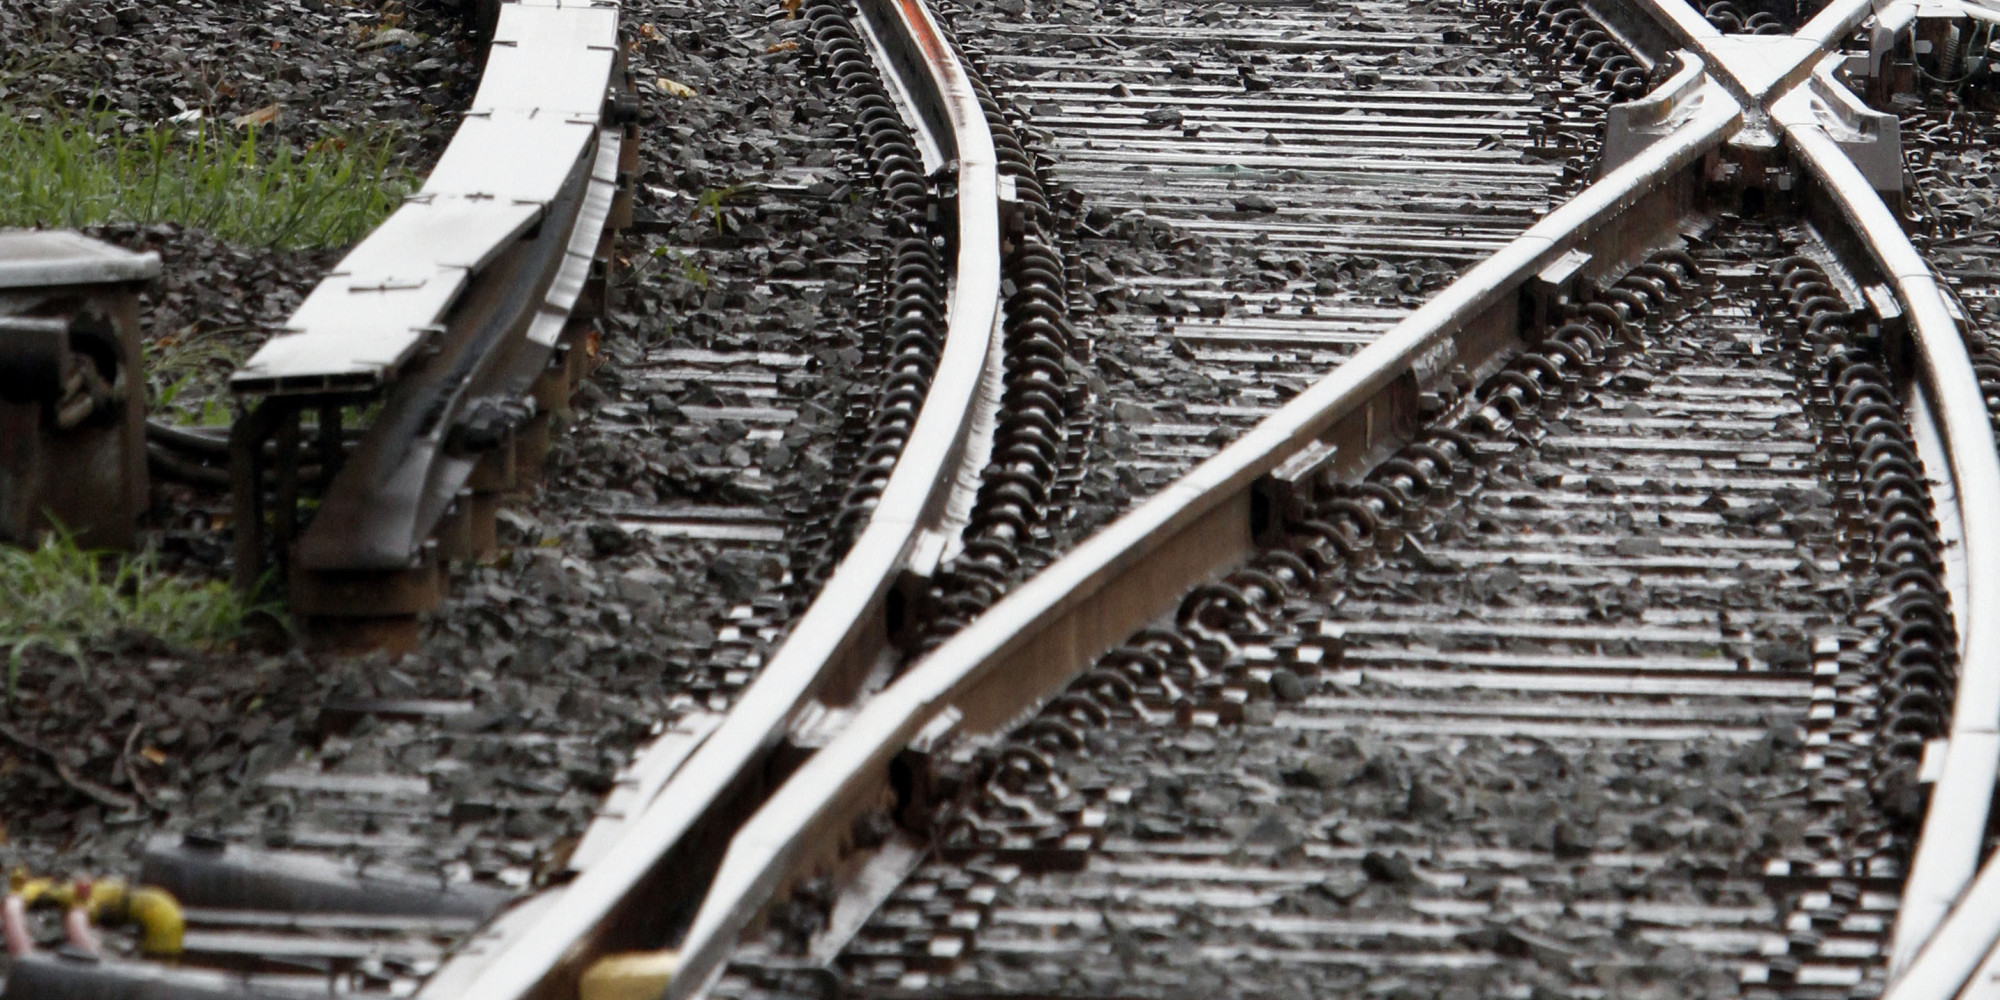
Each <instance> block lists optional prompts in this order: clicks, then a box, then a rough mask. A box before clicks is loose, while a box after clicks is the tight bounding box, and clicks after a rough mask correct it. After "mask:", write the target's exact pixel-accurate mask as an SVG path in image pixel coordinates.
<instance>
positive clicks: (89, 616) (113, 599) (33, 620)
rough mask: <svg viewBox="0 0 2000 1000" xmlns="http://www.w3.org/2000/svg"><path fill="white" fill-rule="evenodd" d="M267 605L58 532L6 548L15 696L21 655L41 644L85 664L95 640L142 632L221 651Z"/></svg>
mask: <svg viewBox="0 0 2000 1000" xmlns="http://www.w3.org/2000/svg"><path fill="white" fill-rule="evenodd" d="M258 610H263V607H262V606H261V605H256V604H252V603H250V602H249V601H248V600H247V599H246V598H244V597H243V596H242V595H240V594H238V593H237V592H236V591H234V590H232V589H230V587H229V586H228V585H227V584H224V583H221V582H218V581H212V580H211V581H193V580H188V579H185V578H182V577H179V576H176V575H174V574H172V573H169V572H166V571H165V570H162V569H161V568H160V567H159V560H158V559H157V558H156V556H155V555H154V553H152V552H142V553H140V554H138V555H135V556H126V555H122V554H118V553H108V552H95V551H90V550H87V549H82V548H79V547H78V546H77V544H76V540H75V538H73V537H72V536H71V535H69V534H68V533H67V532H61V531H52V532H49V533H48V535H47V536H46V537H45V538H43V540H42V543H41V544H40V545H38V546H36V547H34V548H32V549H24V548H14V547H11V546H0V648H5V649H6V650H7V653H8V665H7V693H8V696H9V697H10V698H11V697H12V696H13V692H14V686H15V681H16V678H17V676H18V674H19V672H20V667H21V657H22V654H24V653H25V652H27V651H28V650H29V649H32V648H36V647H41V648H45V649H49V650H53V651H55V652H57V653H60V654H63V655H65V656H69V657H71V658H73V659H76V660H78V662H82V656H83V651H84V649H85V647H86V646H88V645H89V644H90V643H91V642H93V641H97V640H103V639H108V638H110V637H111V636H113V635H116V634H118V633H120V632H128V631H129V632H140V633H144V634H146V635H150V636H153V637H155V638H158V639H159V640H161V641H162V642H165V643H166V644H167V645H169V646H172V647H176V648H183V649H215V648H219V647H223V646H226V645H227V644H229V643H230V642H231V641H233V640H235V639H237V638H239V637H241V636H242V635H243V634H244V631H245V625H244V618H245V616H246V615H248V614H250V613H251V612H253V611H258Z"/></svg>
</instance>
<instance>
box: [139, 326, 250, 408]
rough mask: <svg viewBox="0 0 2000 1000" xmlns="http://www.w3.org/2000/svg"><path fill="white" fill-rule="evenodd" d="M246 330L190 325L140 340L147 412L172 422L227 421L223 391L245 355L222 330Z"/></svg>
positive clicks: (242, 332) (240, 332) (228, 331)
mask: <svg viewBox="0 0 2000 1000" xmlns="http://www.w3.org/2000/svg"><path fill="white" fill-rule="evenodd" d="M247 332H248V331H245V330H243V329H240V328H222V329H216V330H196V329H192V328H191V329H187V330H182V331H180V332H178V333H170V334H163V335H161V336H160V337H159V338H157V339H155V340H149V341H147V342H145V343H143V344H141V345H139V346H140V348H141V350H142V351H143V353H144V355H145V357H144V364H143V366H142V367H143V368H144V370H145V372H146V412H147V413H148V414H150V415H151V416H153V417H156V418H163V419H166V420H169V421H171V422H173V423H177V424H194V425H198V426H202V427H218V426H224V425H227V424H228V423H229V422H230V420H231V419H232V417H231V415H230V412H229V405H228V394H227V393H225V392H224V391H223V390H224V388H225V387H226V386H227V385H228V383H229V374H230V373H231V372H233V371H235V370H236V369H237V367H238V366H239V365H241V364H242V363H243V357H244V354H243V348H242V346H241V345H240V344H239V343H236V342H233V341H231V340H230V339H229V338H228V337H227V336H225V334H244V333H247Z"/></svg>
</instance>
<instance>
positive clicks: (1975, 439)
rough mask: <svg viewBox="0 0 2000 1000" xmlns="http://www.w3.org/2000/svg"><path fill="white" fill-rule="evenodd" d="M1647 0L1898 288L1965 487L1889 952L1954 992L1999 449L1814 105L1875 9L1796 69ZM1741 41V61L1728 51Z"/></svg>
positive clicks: (1984, 903)
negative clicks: (1746, 103) (1851, 36)
mask: <svg viewBox="0 0 2000 1000" xmlns="http://www.w3.org/2000/svg"><path fill="white" fill-rule="evenodd" d="M1642 2H1644V4H1645V5H1646V6H1647V7H1649V8H1650V9H1651V10H1652V11H1654V12H1655V16H1656V17H1657V18H1658V19H1659V20H1660V21H1661V22H1662V23H1664V24H1669V25H1672V26H1673V27H1674V28H1675V30H1676V31H1677V32H1679V33H1680V34H1681V35H1682V37H1683V38H1684V40H1685V41H1686V42H1687V44H1689V45H1691V46H1693V47H1695V48H1696V49H1697V50H1698V51H1700V52H1702V53H1703V55H1704V56H1706V57H1707V58H1708V60H1709V61H1710V62H1711V63H1713V64H1715V65H1716V66H1717V68H1718V72H1719V74H1720V75H1721V76H1723V77H1725V78H1726V79H1728V80H1729V81H1730V82H1731V89H1732V90H1733V91H1735V92H1736V93H1738V94H1739V95H1743V96H1749V97H1752V98H1754V99H1756V100H1757V101H1758V103H1759V104H1760V105H1762V106H1763V110H1764V111H1766V112H1768V114H1769V115H1770V118H1771V121H1772V123H1773V124H1775V125H1776V126H1777V127H1778V129H1779V130H1780V131H1781V132H1782V134H1783V140H1784V142H1785V144H1786V145H1787V146H1788V147H1789V148H1790V149H1791V150H1792V152H1793V153H1794V155H1795V156H1797V158H1798V159H1799V161H1800V162H1801V163H1802V164H1803V165H1804V166H1805V168H1806V170H1807V172H1808V173H1809V174H1810V175H1811V176H1812V177H1813V179H1814V180H1815V181H1816V182H1817V183H1818V184H1819V186H1820V187H1821V189H1823V190H1824V191H1825V192H1826V193H1827V195H1828V196H1829V197H1830V198H1831V200H1832V202H1833V205H1834V207H1835V208H1836V209H1837V211H1838V214H1839V215H1840V217H1841V218H1842V219H1843V220H1844V221H1845V222H1846V224H1847V226H1848V227H1849V228H1850V230H1851V231H1852V232H1853V234H1854V235H1855V236H1856V238H1857V239H1858V241H1859V242H1860V244H1861V246H1862V248H1863V249H1864V250H1865V251H1866V252H1867V253H1868V255H1869V256H1871V257H1872V258H1873V259H1874V262H1875V264H1876V265H1877V266H1878V267H1879V269H1880V271H1881V272H1882V275H1883V277H1885V278H1887V279H1888V281H1889V284H1890V285H1891V287H1892V288H1893V289H1894V291H1895V295H1896V298H1897V299H1898V300H1899V301H1900V303H1901V305H1902V307H1903V308H1904V309H1905V310H1906V315H1907V316H1908V318H1909V324H1910V333H1911V338H1912V340H1913V341H1914V343H1915V346H1916V353H1917V361H1918V365H1917V368H1918V376H1919V377H1918V380H1917V386H1916V391H1917V392H1919V393H1922V394H1923V395H1924V397H1925V398H1924V406H1925V409H1926V410H1927V411H1928V412H1930V413H1932V414H1934V415H1935V417H1936V419H1937V421H1938V425H1939V430H1940V432H1941V436H1942V437H1943V439H1944V447H1945V452H1946V455H1947V460H1948V462H1949V464H1950V467H1951V470H1950V471H1951V476H1952V478H1953V481H1954V485H1955V486H1956V490H1955V493H1956V502H1957V504H1958V507H1959V521H1960V523H1961V526H1962V530H1963V532H1964V534H1963V539H1964V558H1963V564H1964V567H1965V569H1964V575H1965V580H1964V583H1963V588H1964V589H1963V593H1964V594H1965V602H1964V603H1965V606H1964V607H1961V608H1959V609H1958V610H1957V614H1956V616H1955V617H1957V619H1958V625H1959V642H1960V645H1959V673H1958V681H1957V690H1956V692H1955V695H1954V698H1953V709H1952V720H1951V728H1950V733H1949V739H1948V741H1947V743H1946V745H1945V746H1946V749H1945V753H1944V765H1943V769H1942V773H1941V775H1940V777H1939V779H1938V781H1937V783H1936V785H1935V787H1934V789H1933V791H1932V794H1931V797H1930V803H1929V806H1928V809H1927V811H1926V814H1925V817H1924V825H1923V831H1922V834H1921V835H1920V837H1919V840H1918V844H1917V850H1916V854H1915V857H1914V859H1913V860H1912V862H1911V866H1910V871H1909V873H1908V875H1907V878H1906V880H1905V883H1904V891H1903V898H1902V903H1901V907H1900V908H1899V910H1898V913H1897V920H1896V929H1895V932H1894V936H1893V939H1892V943H1891V948H1890V963H1889V972H1890V976H1891V977H1892V980H1891V986H1890V989H1889V993H1888V996H1889V997H1891V998H1894V1000H1920V998H1931V997H1936V998H1942V997H1948V996H1951V995H1953V994H1955V993H1956V992H1957V991H1958V989H1959V987H1960V986H1962V985H1963V984H1964V983H1965V981H1966V979H1967V977H1969V976H1971V975H1972V973H1973V971H1974V968H1975V966H1977V965H1978V964H1979V963H1980V961H1981V960H1982V958H1984V957H1985V956H1986V955H1987V953H1988V952H1989V951H1992V950H1993V949H1994V945H1995V942H1996V941H2000V865H1991V864H1989V865H1988V866H1987V867H1986V870H1985V871H1984V872H1983V873H1980V875H1979V882H1978V884H1976V885H1975V886H1974V888H1973V890H1972V891H1971V892H1970V893H1969V894H1968V893H1967V890H1966V887H1967V885H1968V883H1972V882H1973V878H1974V874H1975V873H1976V872H1979V853H1980V849H1981V847H1982V843H1983V839H1984V835H1985V830H1986V825H1987V819H1988V816H1989V813H1990V811H1991V805H1992V792H1993V784H1994V780H1995V777H1996V775H2000V628H1996V626H1995V625H1994V624H1993V623H1992V622H1990V621H1988V620H1986V619H1985V618H1984V616H1982V615H1980V614H1977V613H1974V612H1976V611H1977V610H1978V609H1982V608H1991V607H1997V606H2000V519H1996V518H1994V517H1993V514H1992V512H1993V511H1995V510H2000V451H1996V449H1995V443H1994V437H1993V428H1992V423H1991V420H1990V417H1989V416H1988V414H1987V412H1986V403H1985V398H1984V394H1983V393H1982V392H1981V390H1980V388H1979V381H1978V378H1977V377H1976V376H1975V375H1974V373H1973V370H1972V363H1971V358H1970V356H1969V355H1968V353H1967V351H1966V347H1965V341H1964V339H1963V337H1962V336H1961V334H1960V331H1959V328H1958V324H1957V321H1956V320H1955V319H1954V318H1953V314H1952V307H1951V304H1950V303H1949V301H1948V300H1947V299H1946V297H1945V294H1944V290H1943V289H1942V288H1941V287H1940V286H1939V284H1938V282H1937V279H1936V277H1935V276H1934V275H1933V274H1932V272H1931V269H1930V265H1929V264H1928V263H1927V262H1926V261H1925V260H1924V258H1923V255H1922V254H1921V253H1919V252H1918V251H1917V249H1916V247H1915V246H1914V245H1913V244H1912V243H1911V242H1910V239H1909V236H1908V234H1907V233H1905V232H1904V230H1903V227H1902V224H1901V223H1900V222H1899V221H1898V220H1897V218H1896V214H1895V212H1894V211H1892V210H1891V209H1890V208H1889V206H1888V205H1887V204H1886V203H1884V202H1883V200H1882V198H1881V196H1880V195H1879V194H1878V193H1877V192H1876V190H1875V188H1874V186H1873V185H1872V184H1871V183H1870V182H1869V180H1868V178H1867V177H1866V176H1865V175H1864V174H1863V173H1862V172H1861V170H1860V169H1859V168H1858V167H1857V166H1856V165H1855V163H1854V161H1853V159H1852V158H1851V157H1850V156H1849V155H1848V153H1847V152H1846V151H1845V150H1843V149H1842V148H1841V146H1840V144H1839V143H1838V142H1837V141H1836V140H1835V139H1834V137H1833V136H1832V135H1831V134H1829V132H1828V131H1827V129H1826V127H1825V125H1824V124H1823V122H1822V120H1821V116H1820V115H1819V113H1818V110H1817V109H1816V108H1815V106H1814V104H1813V98H1814V96H1815V94H1814V90H1815V89H1817V90H1818V91H1819V94H1818V96H1819V97H1821V98H1822V99H1824V100H1826V101H1827V102H1828V103H1834V102H1839V101H1841V100H1843V99H1845V98H1850V97H1851V95H1849V94H1848V93H1847V92H1846V90H1845V88H1844V87H1842V86H1841V85H1840V84H1839V83H1838V81H1837V80H1835V79H1834V77H1833V70H1834V64H1835V63H1837V62H1838V61H1839V58H1840V57H1839V56H1838V54H1829V53H1828V50H1829V49H1830V48H1832V47H1834V46H1837V45H1838V44H1839V43H1840V41H1841V40H1842V39H1843V38H1845V37H1846V36H1847V34H1848V33H1849V32H1851V31H1852V30H1854V28H1856V27H1857V26H1858V25H1860V24H1861V22H1862V21H1863V20H1864V19H1865V18H1867V17H1868V16H1869V15H1871V14H1873V13H1874V12H1875V5H1874V4H1873V3H1872V2H1870V0H1838V2H1836V3H1834V4H1832V5H1830V6H1828V7H1827V8H1825V9H1824V10H1822V11H1821V12H1820V13H1819V14H1818V15H1816V16H1815V17H1814V18H1813V19H1812V20H1811V21H1809V22H1807V23H1806V25H1805V26H1804V27H1803V28H1801V29H1800V30H1799V31H1798V32H1797V33H1796V34H1794V35H1793V36H1791V39H1790V40H1791V41H1796V42H1801V43H1806V44H1807V45H1809V46H1810V47H1811V48H1810V54H1809V55H1807V54H1805V53H1790V52H1788V53H1785V55H1786V56H1788V57H1789V58H1791V59H1795V60H1796V61H1795V62H1791V63H1790V64H1788V65H1787V64H1785V62H1784V59H1782V58H1780V59H1769V58H1767V59H1763V60H1755V59H1748V58H1744V55H1748V54H1749V53H1751V52H1753V51H1754V48H1751V46H1758V45H1761V46H1763V47H1764V48H1765V49H1766V50H1767V51H1769V50H1770V49H1771V47H1772V44H1773V43H1772V42H1768V41H1767V42H1752V41H1747V40H1740V39H1738V38H1735V37H1731V36H1723V35H1720V34H1719V33H1716V32H1714V31H1713V30H1709V31H1704V30H1702V29H1701V27H1700V26H1699V25H1698V24H1697V23H1696V22H1697V21H1699V22H1700V24H1706V23H1707V22H1706V20H1705V19H1702V18H1700V16H1699V15H1698V14H1696V13H1695V11H1694V9H1693V8H1692V7H1690V6H1688V5H1687V4H1686V3H1684V2H1682V0H1642ZM1732 46H1736V47H1739V48H1740V51H1741V52H1742V53H1743V54H1742V55H1739V54H1737V53H1732V52H1731V51H1729V49H1730V48H1731V47H1732ZM1852 103H1853V105H1854V106H1859V104H1860V102H1858V101H1854V102H1852ZM1897 166H1898V167H1900V164H1898V165H1897ZM1961 898H1963V900H1964V905H1962V906H1961V905H1959V904H1960V901H1961ZM1954 907H1957V908H1956V909H1954ZM1947 915H1950V917H1949V919H1947ZM1941 925H1942V926H1941ZM1927 942H1928V943H1927ZM1899 974H1900V977H1899Z"/></svg>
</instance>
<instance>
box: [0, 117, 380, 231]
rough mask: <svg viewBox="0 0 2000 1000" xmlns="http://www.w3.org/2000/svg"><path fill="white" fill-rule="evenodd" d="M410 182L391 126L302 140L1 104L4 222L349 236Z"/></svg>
mask: <svg viewBox="0 0 2000 1000" xmlns="http://www.w3.org/2000/svg"><path fill="white" fill-rule="evenodd" d="M128 128H129V129H131V130H130V131H127V129H128ZM414 187H415V179H414V178H413V177H412V175H411V174H410V173H409V171H408V170H406V169H404V168H403V167H402V165H401V164H400V163H399V162H398V160H397V158H396V155H395V148H394V143H393V141H392V137H390V136H387V135H377V136H373V137H361V136H352V137H349V136H334V137H330V138H327V139H322V140H320V141H319V142H317V143H314V144H313V145H312V146H310V147H308V148H306V149H304V150H295V149H293V148H292V147H291V146H289V145H286V144H284V143H281V142H276V141H260V139H259V137H258V134H257V132H256V130H254V129H251V130H234V129H229V128H226V127H224V126H221V125H216V124H211V123H198V124H195V125H190V126H185V127H180V128H176V127H172V126H148V125H141V124H139V123H135V122H133V121H132V120H131V119H129V118H126V117H121V116H118V115H114V114H109V113H105V114H98V115H91V116H82V117H78V116H65V115H61V114H57V113H49V114H47V115H45V116H43V118H42V119H41V120H25V119H21V118H16V117H12V116H8V115H4V114H0V225H5V226H37V225H39V226H55V227H76V226H86V225H91V224H93V223H100V222H134V223H140V224H150V223H155V222H173V223H179V224H181V225H184V226H188V227H191V228H195V229H200V230H203V231H205V232H207V233H209V234H211V235H213V236H216V237H218V238H220V239H223V240H227V241H230V242H234V243H239V244H247V245H251V246H262V247H275V248H286V249H291V248H301V247H327V246H345V245H347V244H349V243H352V242H354V241H356V240H358V239H360V238H361V237H362V236H364V235H366V234H367V233H368V231H369V230H370V229H372V228H374V226H375V224H376V223H378V222H380V221H382V219H383V218H384V217H386V216H387V215H388V214H389V212H390V211H391V210H393V209H394V208H395V207H396V205H397V204H399V203H400V202H401V201H402V199H403V196H404V195H405V194H407V193H408V192H409V191H410V190H411V189H413V188H414Z"/></svg>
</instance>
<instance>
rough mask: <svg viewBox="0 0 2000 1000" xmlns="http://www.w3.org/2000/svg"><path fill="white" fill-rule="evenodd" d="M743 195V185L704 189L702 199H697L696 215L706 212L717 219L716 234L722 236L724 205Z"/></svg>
mask: <svg viewBox="0 0 2000 1000" xmlns="http://www.w3.org/2000/svg"><path fill="white" fill-rule="evenodd" d="M742 193H743V185H741V184H731V185H729V186H728V187H719V188H704V189H703V190H702V192H701V197H699V198H697V199H695V204H696V206H697V207H696V208H695V214H696V215H700V214H701V213H702V212H704V211H705V212H707V213H708V214H709V215H710V216H711V217H713V218H714V219H715V234H716V235H717V236H720V235H722V206H723V204H724V203H725V202H727V201H729V199H731V198H734V197H736V196H737V195H739V194H742Z"/></svg>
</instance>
